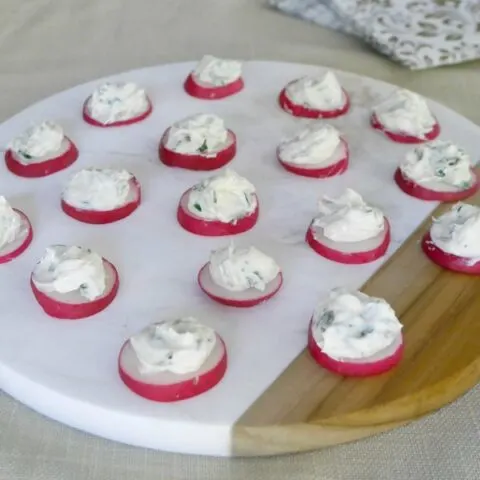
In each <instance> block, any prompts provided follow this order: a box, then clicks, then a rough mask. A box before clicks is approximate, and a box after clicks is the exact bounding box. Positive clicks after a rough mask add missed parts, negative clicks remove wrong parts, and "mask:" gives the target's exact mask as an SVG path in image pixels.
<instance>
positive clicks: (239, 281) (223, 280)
mask: <svg viewBox="0 0 480 480" xmlns="http://www.w3.org/2000/svg"><path fill="white" fill-rule="evenodd" d="M209 271H210V275H211V277H212V279H213V281H214V282H215V283H216V284H217V285H219V286H220V287H222V288H225V289H226V290H230V291H232V292H242V291H245V290H248V289H249V288H255V289H256V290H260V291H261V292H263V291H264V290H265V288H266V286H267V284H268V283H270V282H271V281H272V280H273V279H274V278H276V276H277V275H278V274H279V273H280V267H279V266H278V265H277V264H276V262H275V260H274V259H273V258H271V257H269V256H268V255H265V254H264V253H263V252H261V251H260V250H258V249H256V248H255V247H248V248H236V247H235V246H234V245H233V244H230V245H229V246H228V247H225V248H221V249H219V250H216V251H214V252H213V253H212V254H211V256H210V263H209Z"/></svg>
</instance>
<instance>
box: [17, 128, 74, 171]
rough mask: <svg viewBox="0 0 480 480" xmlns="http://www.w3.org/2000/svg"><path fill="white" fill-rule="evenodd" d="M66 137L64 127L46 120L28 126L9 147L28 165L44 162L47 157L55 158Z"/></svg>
mask: <svg viewBox="0 0 480 480" xmlns="http://www.w3.org/2000/svg"><path fill="white" fill-rule="evenodd" d="M64 138H65V135H64V133H63V129H62V127H61V126H60V125H57V124H56V123H54V122H50V121H44V122H42V123H40V124H38V125H34V126H32V127H30V128H28V129H27V130H26V131H25V132H23V133H22V134H21V135H20V136H18V137H17V138H15V139H13V140H12V142H11V143H10V146H9V148H10V149H11V150H12V151H13V152H15V153H16V154H17V156H18V160H19V161H20V162H21V163H22V164H24V165H28V164H31V163H38V162H43V161H45V160H46V158H45V157H51V158H54V157H56V156H57V155H59V154H61V153H63V152H62V150H63V149H62V142H63V140H64Z"/></svg>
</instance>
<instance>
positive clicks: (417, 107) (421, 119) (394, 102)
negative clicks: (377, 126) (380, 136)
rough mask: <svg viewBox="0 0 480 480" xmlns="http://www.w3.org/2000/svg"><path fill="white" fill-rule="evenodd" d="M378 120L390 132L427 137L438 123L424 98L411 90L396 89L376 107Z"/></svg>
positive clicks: (375, 111)
mask: <svg viewBox="0 0 480 480" xmlns="http://www.w3.org/2000/svg"><path fill="white" fill-rule="evenodd" d="M374 113H375V116H376V117H377V120H378V121H379V122H380V123H381V124H382V125H383V127H385V128H386V129H387V130H389V131H390V132H394V133H402V134H407V135H413V136H415V137H418V138H425V135H426V134H427V133H428V132H430V131H431V130H432V128H433V127H434V125H435V124H436V120H435V117H434V116H433V115H432V113H431V112H430V109H429V108H428V105H427V102H426V101H425V99H424V98H422V97H421V96H420V95H417V94H416V93H413V92H410V91H409V90H403V89H399V90H396V91H395V92H394V93H393V94H392V95H391V96H390V97H388V98H387V99H386V100H384V101H383V102H382V103H381V104H380V105H377V106H376V107H375V108H374Z"/></svg>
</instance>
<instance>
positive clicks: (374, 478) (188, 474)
mask: <svg viewBox="0 0 480 480" xmlns="http://www.w3.org/2000/svg"><path fill="white" fill-rule="evenodd" d="M265 3H266V2H264V1H262V0H201V1H200V0H197V1H194V0H135V1H128V0H35V1H33V0H1V2H0V107H1V110H0V116H1V118H2V119H6V118H8V117H9V116H10V115H12V114H14V113H16V112H17V111H18V110H20V109H22V108H24V107H27V106H28V105H29V104H31V103H32V102H35V101H37V100H40V99H41V98H44V97H46V96H48V95H51V94H53V93H55V92H57V91H59V90H62V89H65V88H68V87H71V86H74V85H76V84H78V83H81V82H84V81H87V80H91V79H94V78H97V77H100V76H103V75H107V74H113V73H115V72H120V71H124V70H128V69H133V68H139V67H144V66H148V65H155V64H158V63H165V62H171V61H181V60H193V59H196V58H198V57H200V56H201V55H203V54H204V53H207V52H208V53H212V54H217V55H225V56H230V57H240V58H244V59H257V60H261V59H271V60H285V61H295V62H305V63H313V64H321V65H327V66H331V67H333V68H340V69H345V70H350V71H353V72H355V73H359V74H364V75H369V76H373V77H375V78H379V79H382V80H385V81H389V82H392V83H397V84H400V85H402V86H404V87H407V88H410V89H412V90H416V91H418V92H419V93H421V94H424V95H428V96H430V97H432V98H434V99H436V100H439V101H441V102H443V103H444V104H446V105H448V106H450V107H452V108H454V109H456V110H458V111H459V112H461V113H462V114H464V115H465V116H467V117H469V118H471V119H472V120H474V121H476V122H477V123H480V108H479V106H480V100H479V96H478V80H479V78H480V63H479V62H476V63H470V64H463V65H460V66H457V67H449V68H443V69H436V70H428V71H422V72H410V71H408V70H406V69H404V68H402V67H400V66H398V65H396V64H394V63H393V62H391V61H389V60H388V59H386V58H384V57H382V56H380V55H378V54H376V53H375V52H373V51H371V50H370V49H369V48H368V47H366V46H364V45H363V44H361V43H360V42H359V41H358V40H356V39H355V38H353V37H347V36H344V35H342V34H340V33H337V32H332V31H329V30H323V29H322V28H319V27H317V26H314V25H309V24H307V23H305V22H302V21H299V20H296V19H293V18H289V17H287V16H285V15H281V14H278V13H276V12H274V11H272V10H271V9H269V8H267V6H266V5H265ZM0 334H1V333H0ZM132 478H134V479H135V480H151V479H152V480H153V479H155V480H159V479H165V480H176V479H182V480H183V479H192V480H203V479H205V480H206V479H212V480H216V479H218V480H228V479H235V480H236V479H244V478H245V479H252V480H253V479H264V480H269V479H272V480H273V479H274V480H284V479H285V480H291V479H300V480H302V479H305V480H313V479H315V480H405V479H409V480H416V479H419V480H420V479H422V480H478V479H480V388H478V387H477V388H476V389H475V390H473V391H471V392H470V393H468V394H467V395H466V396H465V397H464V398H462V399H460V400H458V401H457V402H455V403H454V404H453V405H451V406H449V407H447V408H444V409H442V410H440V411H439V412H437V413H435V414H433V415H431V416H429V417H427V418H425V419H422V420H420V421H417V422H414V423H413V424H411V425H409V426H407V427H404V428H401V429H398V430H396V431H392V432H389V433H387V434H384V435H381V436H378V437H374V438H370V439H367V440H362V441H360V442H357V443H353V444H350V445H344V446H340V447H336V448H330V449H327V450H323V451H319V452H313V453H307V454H298V455H289V456H284V457H277V458H268V459H234V460H228V459H214V458H199V457H187V456H183V455H174V454H167V453H161V452H154V451H147V450H142V449H138V448H131V447H128V446H125V445H120V444H116V443H113V442H110V441H106V440H103V439H100V438H95V437H92V436H90V435H87V434H84V433H81V432H78V431H74V430H72V429H70V428H68V427H65V426H62V425H60V424H58V423H56V422H53V421H51V420H49V419H46V418H43V417H41V416H40V415H38V414H36V413H35V412H32V411H30V410H29V409H27V408H26V407H24V406H22V405H20V404H18V402H16V401H15V400H12V399H11V398H9V397H8V396H6V395H4V394H1V393H0V480H20V479H22V480H23V479H25V480H26V479H28V480H64V479H65V480H124V479H125V480H127V479H128V480H131V479H132Z"/></svg>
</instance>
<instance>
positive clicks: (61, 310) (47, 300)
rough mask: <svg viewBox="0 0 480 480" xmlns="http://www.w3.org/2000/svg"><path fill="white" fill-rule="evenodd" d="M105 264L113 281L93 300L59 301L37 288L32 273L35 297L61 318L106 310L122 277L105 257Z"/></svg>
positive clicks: (54, 315)
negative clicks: (78, 301)
mask: <svg viewBox="0 0 480 480" xmlns="http://www.w3.org/2000/svg"><path fill="white" fill-rule="evenodd" d="M103 264H104V266H105V268H106V269H109V271H111V272H112V274H113V283H112V285H111V287H110V288H109V289H108V290H107V291H106V292H105V293H104V295H103V296H101V297H100V298H97V299H96V300H93V301H91V302H89V301H87V300H86V301H83V302H82V303H66V302H61V301H58V300H56V299H54V298H52V297H51V296H49V295H48V294H46V293H44V292H42V291H40V290H39V289H38V288H37V286H36V285H35V283H34V282H33V274H32V276H31V277H30V286H31V288H32V291H33V294H34V296H35V299H36V300H37V302H38V303H39V304H40V306H41V307H42V308H43V310H44V311H45V313H46V314H47V315H49V316H51V317H54V318H58V319H61V320H78V319H81V318H86V317H91V316H93V315H96V314H97V313H99V312H101V311H102V310H105V309H106V308H107V307H108V306H109V305H110V304H111V303H112V302H113V300H114V299H115V297H116V296H117V293H118V288H119V286H120V279H119V276H118V272H117V269H116V268H115V266H114V265H113V264H112V263H110V262H109V261H107V260H105V259H103Z"/></svg>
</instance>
